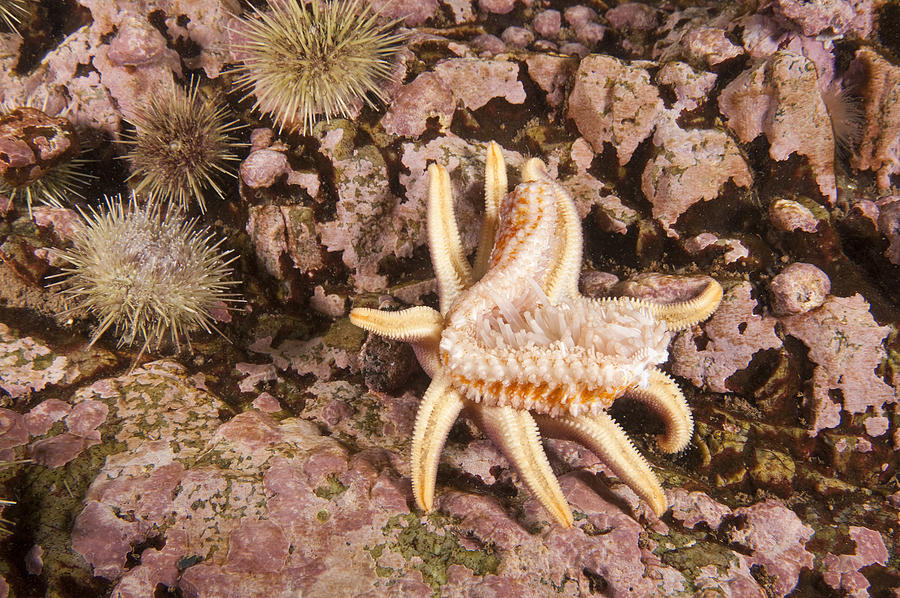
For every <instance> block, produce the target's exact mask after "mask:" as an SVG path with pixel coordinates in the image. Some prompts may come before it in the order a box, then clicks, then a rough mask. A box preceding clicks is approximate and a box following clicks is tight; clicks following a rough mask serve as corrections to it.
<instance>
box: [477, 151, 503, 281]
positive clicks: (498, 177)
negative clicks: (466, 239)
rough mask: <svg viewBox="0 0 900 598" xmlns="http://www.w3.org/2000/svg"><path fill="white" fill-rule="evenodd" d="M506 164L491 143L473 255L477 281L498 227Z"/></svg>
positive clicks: (482, 270)
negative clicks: (477, 236) (476, 246)
mask: <svg viewBox="0 0 900 598" xmlns="http://www.w3.org/2000/svg"><path fill="white" fill-rule="evenodd" d="M507 189H508V187H507V182H506V163H505V162H504V161H503V154H502V153H501V152H500V146H499V145H498V144H497V143H496V142H494V141H491V142H490V143H489V144H488V147H487V159H486V161H485V165H484V221H483V222H482V223H481V239H480V240H479V241H478V251H477V252H476V253H475V265H474V266H472V277H473V278H474V279H475V280H479V279H480V278H481V277H482V276H484V273H485V272H487V267H488V261H489V260H490V258H491V249H493V247H494V237H496V236H497V227H498V226H499V225H500V202H501V201H503V196H504V195H506V191H507Z"/></svg>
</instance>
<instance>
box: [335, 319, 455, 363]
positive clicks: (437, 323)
mask: <svg viewBox="0 0 900 598" xmlns="http://www.w3.org/2000/svg"><path fill="white" fill-rule="evenodd" d="M350 322H352V323H353V324H355V325H356V326H359V327H360V328H362V329H363V330H368V331H369V332H374V333H375V334H379V335H381V336H385V337H387V338H390V339H394V340H399V341H406V342H408V343H409V344H411V345H412V348H413V351H415V352H416V358H417V359H418V360H419V363H420V364H421V365H422V369H424V370H425V371H426V372H427V373H428V375H429V376H431V375H433V374H434V372H435V371H436V370H437V369H438V367H440V356H439V354H438V351H439V344H440V342H441V331H442V330H443V329H444V317H443V316H442V315H441V314H440V313H439V312H437V311H436V310H434V309H431V308H430V307H426V306H424V305H419V306H416V307H410V308H408V309H404V310H400V311H381V310H378V309H370V308H368V307H356V308H354V309H352V310H350Z"/></svg>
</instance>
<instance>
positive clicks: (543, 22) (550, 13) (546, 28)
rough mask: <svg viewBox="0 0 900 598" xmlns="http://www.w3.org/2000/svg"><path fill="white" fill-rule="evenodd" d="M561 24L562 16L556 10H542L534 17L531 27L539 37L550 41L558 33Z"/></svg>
mask: <svg viewBox="0 0 900 598" xmlns="http://www.w3.org/2000/svg"><path fill="white" fill-rule="evenodd" d="M561 23H562V15H561V14H560V12H559V11H558V10H544V11H541V12H539V13H538V14H537V15H535V17H534V20H533V21H532V26H533V27H534V32H535V33H537V34H538V35H540V36H541V37H546V38H548V39H552V38H554V37H556V35H557V34H558V33H559V27H560V25H561Z"/></svg>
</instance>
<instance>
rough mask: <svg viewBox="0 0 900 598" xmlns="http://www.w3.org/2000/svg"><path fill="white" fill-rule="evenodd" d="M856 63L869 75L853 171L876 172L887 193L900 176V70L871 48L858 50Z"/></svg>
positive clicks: (863, 93)
mask: <svg viewBox="0 0 900 598" xmlns="http://www.w3.org/2000/svg"><path fill="white" fill-rule="evenodd" d="M854 63H855V65H854V66H858V68H860V69H862V70H864V71H865V72H866V79H865V81H866V82H865V84H864V86H863V89H862V90H861V92H860V93H861V95H862V97H863V104H862V109H863V113H864V115H865V127H864V128H863V132H862V141H861V142H860V144H859V147H858V148H857V150H856V153H855V155H854V156H853V159H852V161H851V162H852V164H853V166H854V168H858V169H860V170H866V169H870V170H874V171H875V172H876V173H877V175H878V186H879V187H880V188H881V189H888V188H889V187H890V186H891V176H893V175H895V174H897V173H900V94H898V93H897V89H900V67H898V66H894V65H892V64H891V63H889V62H888V61H887V60H885V59H884V58H882V57H881V56H879V55H878V54H877V53H875V52H874V51H872V50H871V49H869V48H860V49H859V50H857V52H856V59H855V60H854Z"/></svg>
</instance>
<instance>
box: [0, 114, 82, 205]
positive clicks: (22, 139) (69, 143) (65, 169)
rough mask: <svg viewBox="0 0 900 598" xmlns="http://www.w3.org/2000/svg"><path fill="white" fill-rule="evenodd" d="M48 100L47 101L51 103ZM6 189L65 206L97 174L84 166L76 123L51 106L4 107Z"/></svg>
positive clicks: (1, 187) (0, 174) (0, 121)
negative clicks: (55, 113) (51, 110)
mask: <svg viewBox="0 0 900 598" xmlns="http://www.w3.org/2000/svg"><path fill="white" fill-rule="evenodd" d="M45 104H46V102H45ZM0 138H2V139H3V140H4V146H5V147H4V150H5V151H4V152H3V153H2V155H0V193H2V194H4V195H7V196H9V198H10V199H11V200H15V199H16V198H17V197H20V196H23V197H25V201H26V203H27V205H28V211H29V212H31V206H32V204H33V203H35V202H39V203H46V204H51V205H55V206H59V205H62V204H63V203H65V202H66V201H67V199H69V198H70V197H71V196H73V195H74V196H78V197H82V195H81V193H80V191H79V188H80V187H82V186H84V185H86V184H88V183H89V182H90V181H91V180H92V179H93V178H94V177H93V176H92V175H89V174H87V173H85V172H83V171H82V167H83V166H84V164H85V163H87V162H88V160H86V159H84V158H82V157H80V156H81V146H80V144H79V141H78V133H77V131H76V130H75V126H74V125H72V123H71V122H69V120H68V119H67V118H66V117H65V116H62V115H58V116H53V115H50V114H47V112H46V105H44V106H42V107H41V108H37V107H35V106H32V105H25V106H8V105H2V106H0Z"/></svg>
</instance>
